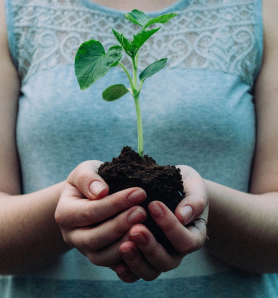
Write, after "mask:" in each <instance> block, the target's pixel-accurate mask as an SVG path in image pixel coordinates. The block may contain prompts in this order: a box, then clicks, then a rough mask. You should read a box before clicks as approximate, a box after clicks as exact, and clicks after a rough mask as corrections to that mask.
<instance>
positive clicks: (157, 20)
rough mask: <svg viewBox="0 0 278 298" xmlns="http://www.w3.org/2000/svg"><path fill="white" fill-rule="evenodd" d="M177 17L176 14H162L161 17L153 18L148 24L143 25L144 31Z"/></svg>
mask: <svg viewBox="0 0 278 298" xmlns="http://www.w3.org/2000/svg"><path fill="white" fill-rule="evenodd" d="M177 15H178V14H177V13H168V14H164V15H162V16H159V17H156V18H153V19H151V20H150V21H148V23H146V24H145V26H144V29H145V28H147V27H149V26H150V25H153V24H165V23H167V22H168V21H169V20H171V19H172V18H174V17H175V16H177Z"/></svg>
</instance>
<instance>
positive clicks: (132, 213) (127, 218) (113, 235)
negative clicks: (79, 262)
mask: <svg viewBox="0 0 278 298" xmlns="http://www.w3.org/2000/svg"><path fill="white" fill-rule="evenodd" d="M146 217H147V212H146V211H145V210H144V209H143V208H142V207H135V206H134V207H132V208H130V209H129V210H127V211H125V212H123V213H121V214H119V215H118V216H116V217H115V218H113V219H110V220H107V221H105V222H103V223H102V224H100V225H98V226H96V227H83V228H78V229H73V230H72V231H70V232H68V233H67V235H66V237H65V238H66V239H65V241H66V243H67V244H69V245H71V246H74V247H76V248H78V249H81V250H84V251H97V250H99V249H101V248H103V247H105V246H107V245H110V244H111V243H113V242H114V241H116V240H118V239H119V238H120V237H122V236H123V235H124V234H125V233H126V232H127V231H128V230H129V229H130V228H131V227H132V226H133V225H134V224H136V223H139V222H143V221H144V220H145V219H146Z"/></svg>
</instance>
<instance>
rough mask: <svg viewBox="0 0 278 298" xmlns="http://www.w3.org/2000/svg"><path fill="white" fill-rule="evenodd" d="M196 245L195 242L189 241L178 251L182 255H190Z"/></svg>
mask: <svg viewBox="0 0 278 298" xmlns="http://www.w3.org/2000/svg"><path fill="white" fill-rule="evenodd" d="M196 247H197V243H196V240H194V239H191V240H189V241H188V242H187V243H186V245H185V246H184V247H183V248H182V249H181V250H180V252H181V253H182V254H184V255H185V254H188V253H192V252H193V251H195V250H196V249H197V248H196Z"/></svg>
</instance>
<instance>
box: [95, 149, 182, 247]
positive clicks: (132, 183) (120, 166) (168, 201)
mask: <svg viewBox="0 0 278 298" xmlns="http://www.w3.org/2000/svg"><path fill="white" fill-rule="evenodd" d="M98 174H99V175H100V176H101V177H102V178H103V179H104V180H105V181H106V183H107V184H108V185H109V189H110V190H109V194H113V193H115V192H118V191H120V190H123V189H126V188H129V187H141V188H143V189H144V190H145V191H146V193H147V199H146V200H145V201H144V202H143V203H142V204H140V206H142V207H143V208H144V209H145V210H146V211H147V212H148V208H147V206H148V205H149V203H150V202H152V201H161V202H163V203H164V204H165V205H166V206H167V207H168V208H169V209H170V210H171V211H172V212H174V210H175V208H176V206H177V205H178V203H179V202H180V201H181V200H182V199H183V198H184V196H185V193H184V189H183V182H182V176H181V174H180V169H178V168H176V167H175V166H169V165H167V166H160V165H158V164H157V163H156V161H155V160H154V159H153V158H151V157H149V156H148V155H144V156H143V158H142V157H141V156H139V154H138V153H137V152H135V151H134V150H132V149H131V148H130V147H124V148H123V149H122V152H121V154H120V155H119V156H118V157H117V158H113V160H112V161H111V162H105V163H104V164H102V165H101V166H100V168H99V172H98ZM143 224H144V225H146V226H147V227H148V229H149V230H150V231H151V232H152V233H153V235H154V236H155V237H156V239H157V241H158V242H159V243H160V244H162V245H163V246H164V247H165V248H166V249H167V251H168V252H169V253H175V248H174V247H173V246H172V244H171V243H170V242H169V240H168V239H167V238H166V236H165V235H164V233H163V232H162V231H161V229H160V228H159V227H158V226H157V225H156V223H155V221H154V220H153V219H152V217H151V216H150V215H149V214H148V217H147V219H146V220H145V221H144V223H143Z"/></svg>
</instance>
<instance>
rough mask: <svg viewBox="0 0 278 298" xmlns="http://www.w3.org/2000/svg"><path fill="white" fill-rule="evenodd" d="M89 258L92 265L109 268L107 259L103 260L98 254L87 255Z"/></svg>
mask: <svg viewBox="0 0 278 298" xmlns="http://www.w3.org/2000/svg"><path fill="white" fill-rule="evenodd" d="M87 258H88V259H89V261H90V262H91V263H93V264H94V265H96V266H103V267H107V266H108V262H107V261H106V260H105V259H103V258H102V257H100V256H98V254H96V253H89V254H88V255H87Z"/></svg>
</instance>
